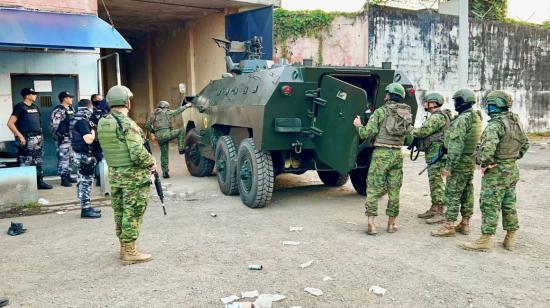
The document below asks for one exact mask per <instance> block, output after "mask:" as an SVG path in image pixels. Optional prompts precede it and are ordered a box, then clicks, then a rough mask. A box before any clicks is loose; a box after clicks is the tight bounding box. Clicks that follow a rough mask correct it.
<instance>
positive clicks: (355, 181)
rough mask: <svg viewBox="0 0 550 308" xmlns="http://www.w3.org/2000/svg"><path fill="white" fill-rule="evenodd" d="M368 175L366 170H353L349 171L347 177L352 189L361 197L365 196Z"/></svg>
mask: <svg viewBox="0 0 550 308" xmlns="http://www.w3.org/2000/svg"><path fill="white" fill-rule="evenodd" d="M368 173H369V169H368V168H362V169H354V170H351V171H350V173H349V177H350V178H351V185H353V188H355V191H356V192H357V193H358V194H360V195H362V196H366V195H367V176H368Z"/></svg>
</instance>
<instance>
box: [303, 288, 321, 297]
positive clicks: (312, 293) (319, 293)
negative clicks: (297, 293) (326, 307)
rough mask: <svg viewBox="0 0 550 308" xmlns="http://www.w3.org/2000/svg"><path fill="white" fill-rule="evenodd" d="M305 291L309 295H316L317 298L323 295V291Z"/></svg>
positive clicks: (314, 289) (311, 289)
mask: <svg viewBox="0 0 550 308" xmlns="http://www.w3.org/2000/svg"><path fill="white" fill-rule="evenodd" d="M304 291H306V292H307V293H309V294H311V295H315V296H321V295H323V291H321V290H319V289H316V288H311V287H307V288H305V289H304Z"/></svg>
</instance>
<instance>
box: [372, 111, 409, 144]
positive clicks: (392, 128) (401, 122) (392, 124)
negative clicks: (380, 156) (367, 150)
mask: <svg viewBox="0 0 550 308" xmlns="http://www.w3.org/2000/svg"><path fill="white" fill-rule="evenodd" d="M382 108H383V110H384V120H383V121H382V123H381V125H380V131H379V132H378V134H377V135H376V139H375V141H374V145H375V146H390V147H400V146H402V145H403V143H404V142H405V136H406V135H407V134H408V132H409V131H410V128H411V125H412V116H411V107H410V106H409V105H406V104H402V103H395V102H392V103H386V104H385V105H384V106H383V107H382Z"/></svg>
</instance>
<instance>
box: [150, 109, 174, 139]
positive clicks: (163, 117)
mask: <svg viewBox="0 0 550 308" xmlns="http://www.w3.org/2000/svg"><path fill="white" fill-rule="evenodd" d="M154 117H155V118H154V120H153V133H155V132H158V131H159V130H161V129H166V128H171V127H170V124H171V123H170V118H169V117H168V109H162V108H157V109H156V110H155V115H154Z"/></svg>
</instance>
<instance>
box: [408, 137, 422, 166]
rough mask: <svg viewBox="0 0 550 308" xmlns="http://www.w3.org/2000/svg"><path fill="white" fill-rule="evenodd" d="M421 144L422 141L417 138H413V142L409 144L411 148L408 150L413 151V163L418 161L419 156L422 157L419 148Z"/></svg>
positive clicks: (411, 153)
mask: <svg viewBox="0 0 550 308" xmlns="http://www.w3.org/2000/svg"><path fill="white" fill-rule="evenodd" d="M419 143H420V139H418V138H416V137H415V138H413V141H412V142H411V144H409V146H408V147H407V150H409V151H411V152H410V154H409V156H410V158H411V160H412V161H415V160H417V159H418V155H420V149H419V148H418V145H419Z"/></svg>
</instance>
